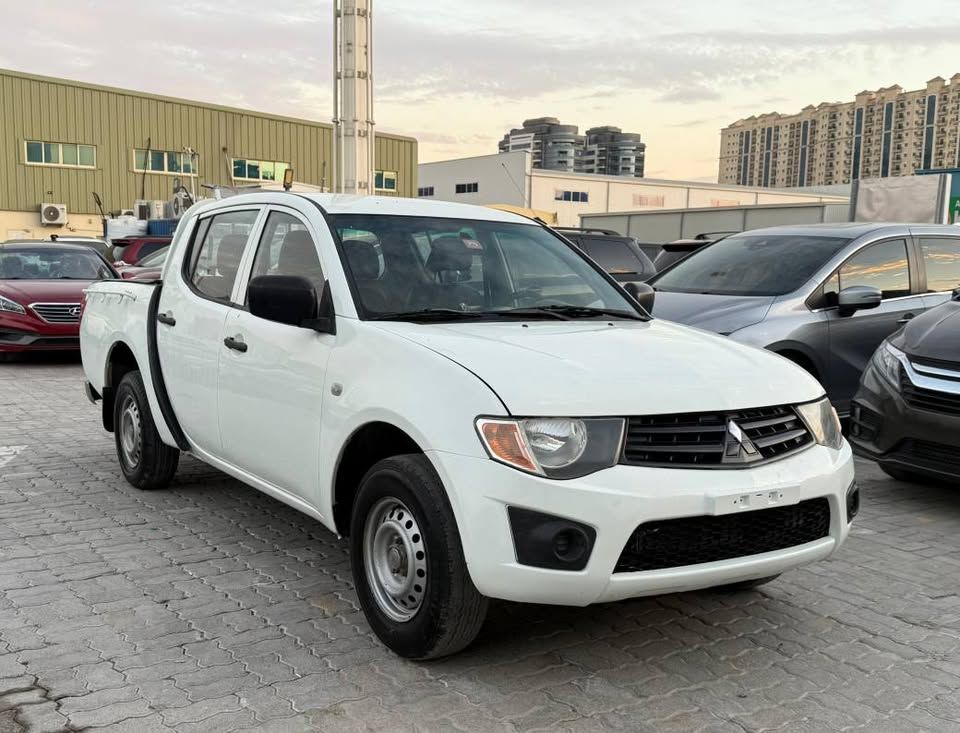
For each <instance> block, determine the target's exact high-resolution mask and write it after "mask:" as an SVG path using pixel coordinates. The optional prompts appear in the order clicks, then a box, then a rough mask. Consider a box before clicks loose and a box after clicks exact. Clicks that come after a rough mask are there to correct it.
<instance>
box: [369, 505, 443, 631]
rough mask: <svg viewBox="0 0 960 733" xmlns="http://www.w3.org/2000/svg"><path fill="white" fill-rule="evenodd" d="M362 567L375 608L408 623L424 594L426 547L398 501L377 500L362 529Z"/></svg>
mask: <svg viewBox="0 0 960 733" xmlns="http://www.w3.org/2000/svg"><path fill="white" fill-rule="evenodd" d="M363 567H364V572H365V574H366V577H367V585H369V586H370V591H371V593H372V594H373V598H374V600H375V601H376V602H377V606H379V607H380V610H381V611H383V613H385V614H386V615H387V616H388V617H389V618H390V619H391V620H393V621H397V622H400V623H403V622H406V621H409V620H410V619H412V618H413V617H414V616H416V614H417V612H418V611H419V610H420V608H421V606H422V605H423V599H424V596H425V595H426V590H427V547H426V543H425V542H424V538H423V533H422V532H421V531H420V525H419V523H418V522H417V518H416V517H415V516H414V514H413V513H412V512H411V511H410V510H409V509H408V508H407V507H406V505H405V504H404V503H403V502H401V501H400V500H399V499H396V498H394V497H392V496H391V497H386V498H383V499H380V501H378V502H377V503H376V504H375V505H374V507H373V509H371V510H370V513H369V514H367V520H366V522H365V523H364V527H363Z"/></svg>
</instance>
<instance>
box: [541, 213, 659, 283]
mask: <svg viewBox="0 0 960 733" xmlns="http://www.w3.org/2000/svg"><path fill="white" fill-rule="evenodd" d="M556 231H557V232H559V233H560V235H561V236H563V237H564V238H566V239H569V240H570V241H571V242H573V243H574V244H575V245H577V246H578V247H579V248H580V249H582V250H583V251H584V252H586V253H587V255H588V256H589V257H590V258H591V259H593V260H594V262H596V263H597V264H598V265H600V267H602V268H603V269H604V270H606V271H607V272H608V273H609V274H610V275H611V276H612V277H613V279H614V280H616V281H617V282H621V283H623V282H635V281H644V282H645V281H646V280H648V279H650V278H651V277H653V276H654V275H656V274H657V268H656V267H654V266H653V262H652V261H651V259H650V258H649V257H647V255H645V254H644V252H643V250H642V249H641V248H640V245H639V244H638V243H637V240H636V239H634V238H633V237H625V236H623V235H622V234H619V233H617V232H614V231H610V230H609V229H574V228H566V227H561V228H558V229H557V230H556Z"/></svg>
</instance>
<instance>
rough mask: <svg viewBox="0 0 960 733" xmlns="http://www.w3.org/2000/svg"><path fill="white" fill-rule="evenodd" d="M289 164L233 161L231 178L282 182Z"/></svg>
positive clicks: (274, 161) (245, 159)
mask: <svg viewBox="0 0 960 733" xmlns="http://www.w3.org/2000/svg"><path fill="white" fill-rule="evenodd" d="M289 167H290V164H289V163H282V162H281V161H279V160H250V159H249V158H234V159H233V178H234V180H241V181H282V180H283V174H284V173H286V171H287V168H289Z"/></svg>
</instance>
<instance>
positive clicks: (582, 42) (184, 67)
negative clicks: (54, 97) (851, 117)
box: [0, 0, 960, 181]
mask: <svg viewBox="0 0 960 733" xmlns="http://www.w3.org/2000/svg"><path fill="white" fill-rule="evenodd" d="M331 4H332V3H331V0H231V1H230V2H223V1H222V0H217V1H216V2H213V1H212V0H189V2H185V3H181V2H176V1H175V0H164V1H162V2H160V1H157V0H33V1H32V2H24V1H22V0H0V19H2V20H3V22H4V25H5V26H6V28H7V40H6V42H4V43H2V44H0V67H3V68H9V69H16V70H18V71H26V72H30V73H34V74H43V75H49V76H60V77H66V78H71V79H77V80H80V81H86V82H93V83H97V84H104V85H108V86H116V87H121V88H127V89H136V90H141V91H146V92H152V93H157V94H164V95H170V96H179V97H185V98H188V99H195V100H200V101H205V102H211V103H217V104H224V105H232V106H238V107H246V108H250V109H256V110H260V111H263V112H272V113H276V114H283V115H290V116H294V117H305V118H309V119H316V120H322V121H329V120H330V118H331V117H332V92H331V90H332V79H331V67H332V57H333V53H332V49H331V39H332V32H331V27H332V10H331ZM373 9H374V14H373V18H374V47H375V51H374V84H375V102H374V104H375V117H376V122H377V128H378V129H380V130H383V131H385V132H397V133H402V134H406V135H411V136H413V137H416V138H417V139H418V140H419V141H420V146H419V155H420V160H421V162H426V161H433V160H445V159H449V158H456V157H462V156H467V155H483V154H486V153H494V152H496V150H497V142H498V141H499V139H500V138H501V137H502V136H503V134H504V133H505V132H507V131H508V130H509V129H510V128H511V127H519V126H520V124H521V123H522V122H523V120H525V119H528V118H532V117H544V116H551V117H558V118H560V120H561V121H562V122H564V123H566V124H576V125H579V126H580V129H581V131H584V130H586V129H587V128H589V127H593V126H597V125H617V126H619V127H621V128H623V129H624V130H625V131H628V132H639V133H640V134H641V135H643V137H644V139H645V141H646V142H647V170H646V173H647V176H648V177H651V178H678V179H685V180H704V181H711V180H714V181H715V180H716V176H717V155H718V151H719V142H720V129H721V128H723V127H724V126H726V125H728V124H730V123H732V122H734V121H736V120H738V119H740V118H742V117H747V116H749V115H751V114H760V113H763V112H770V111H778V112H782V113H792V112H796V111H799V110H800V109H801V108H802V107H804V106H805V105H807V104H817V103H819V102H824V101H850V100H852V98H853V96H854V95H855V94H856V93H857V92H859V91H861V90H863V89H878V88H880V87H885V86H890V85H892V84H900V85H901V86H903V87H904V88H905V89H919V88H922V87H923V85H924V83H925V82H926V80H927V79H930V78H932V77H935V76H938V75H939V76H943V77H944V78H949V77H950V76H951V75H952V74H954V73H956V72H957V71H960V18H958V17H957V14H956V12H955V4H954V3H952V2H941V1H940V0H925V1H924V2H916V1H912V2H907V1H904V0H861V1H860V2H845V1H843V0H833V1H832V2H825V1H823V0H806V2H803V1H802V0H800V1H796V0H795V1H793V2H783V1H782V0H672V1H671V0H666V1H664V0H657V1H656V2H654V1H652V0H591V1H590V2H571V1H568V0H520V1H518V0H374V6H373Z"/></svg>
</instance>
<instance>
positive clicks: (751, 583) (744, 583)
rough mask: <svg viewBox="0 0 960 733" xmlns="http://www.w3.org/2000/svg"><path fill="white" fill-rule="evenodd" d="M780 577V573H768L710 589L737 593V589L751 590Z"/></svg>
mask: <svg viewBox="0 0 960 733" xmlns="http://www.w3.org/2000/svg"><path fill="white" fill-rule="evenodd" d="M779 577H780V573H777V574H776V575H768V576H767V577H766V578H754V579H753V580H741V581H740V582H739V583H728V584H727V585H718V586H716V587H715V588H711V590H715V591H719V592H721V593H737V592H739V591H745V590H753V589H754V588H759V587H760V586H761V585H766V584H767V583H770V582H772V581H774V580H776V579H777V578H779Z"/></svg>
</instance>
